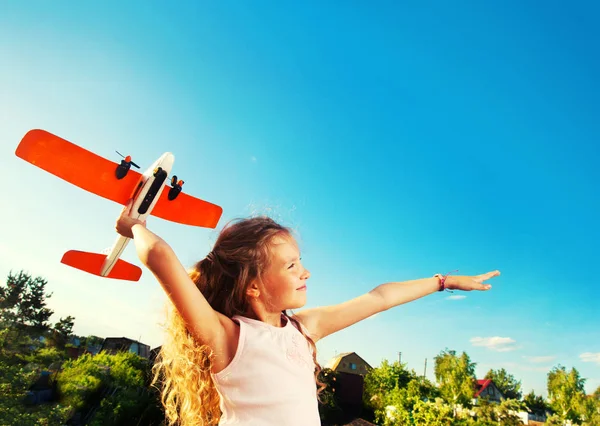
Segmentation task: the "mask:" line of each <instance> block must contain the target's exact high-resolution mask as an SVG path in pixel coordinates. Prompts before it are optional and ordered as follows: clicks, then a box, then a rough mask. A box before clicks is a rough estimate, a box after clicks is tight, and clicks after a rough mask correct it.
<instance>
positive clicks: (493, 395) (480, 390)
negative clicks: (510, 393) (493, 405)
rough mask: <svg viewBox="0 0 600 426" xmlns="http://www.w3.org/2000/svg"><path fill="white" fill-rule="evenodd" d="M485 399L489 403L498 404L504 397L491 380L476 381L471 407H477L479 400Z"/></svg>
mask: <svg viewBox="0 0 600 426" xmlns="http://www.w3.org/2000/svg"><path fill="white" fill-rule="evenodd" d="M481 398H485V399H487V400H488V401H490V402H497V403H500V402H501V401H502V398H504V395H502V392H500V390H499V389H498V388H497V387H496V385H495V384H494V381H493V380H492V379H484V380H477V382H476V383H475V396H474V398H473V405H477V402H478V401H479V399H481Z"/></svg>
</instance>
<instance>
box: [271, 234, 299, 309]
mask: <svg viewBox="0 0 600 426" xmlns="http://www.w3.org/2000/svg"><path fill="white" fill-rule="evenodd" d="M270 256H271V258H270V265H269V266H268V267H267V269H266V271H265V272H264V273H263V293H264V294H263V295H261V298H262V299H263V301H264V302H265V304H266V305H267V306H269V307H271V308H273V309H274V311H276V312H279V311H283V310H286V309H297V308H301V307H302V306H304V305H305V304H306V280H308V278H310V272H309V271H308V270H307V269H305V268H304V266H302V263H301V261H300V251H299V250H298V245H297V244H296V241H295V240H294V239H293V238H292V237H291V236H287V235H282V236H279V235H278V236H275V237H273V240H272V241H271V244H270Z"/></svg>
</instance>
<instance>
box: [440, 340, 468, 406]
mask: <svg viewBox="0 0 600 426" xmlns="http://www.w3.org/2000/svg"><path fill="white" fill-rule="evenodd" d="M475 366H476V364H475V363H474V362H471V359H470V358H469V356H468V355H467V354H466V353H465V352H463V353H462V354H461V355H460V356H457V355H456V352H455V351H453V350H447V349H446V350H444V351H442V352H440V354H439V355H438V356H436V357H435V367H434V372H435V379H436V380H437V382H438V383H439V385H440V392H441V394H442V397H443V398H444V399H445V400H446V401H448V402H449V403H450V404H451V405H453V406H456V405H457V404H461V405H464V406H469V405H470V404H471V402H472V399H473V396H474V394H475Z"/></svg>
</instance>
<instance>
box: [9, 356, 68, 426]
mask: <svg viewBox="0 0 600 426" xmlns="http://www.w3.org/2000/svg"><path fill="white" fill-rule="evenodd" d="M39 370H40V369H39V368H38V367H37V366H35V365H32V364H29V365H24V364H23V363H22V362H19V360H18V359H16V358H12V359H9V358H6V357H1V358H0V424H1V425H23V426H29V425H31V426H34V425H35V426H37V425H57V424H64V422H65V421H66V420H67V419H68V417H69V415H70V412H71V410H70V408H69V407H65V406H63V405H61V404H57V403H51V404H44V405H40V406H34V407H27V406H26V405H25V404H24V398H25V395H26V393H27V390H28V389H29V387H30V386H31V385H32V384H33V382H34V381H35V379H36V378H37V377H38V375H39Z"/></svg>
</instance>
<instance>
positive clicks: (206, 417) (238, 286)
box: [152, 217, 325, 426]
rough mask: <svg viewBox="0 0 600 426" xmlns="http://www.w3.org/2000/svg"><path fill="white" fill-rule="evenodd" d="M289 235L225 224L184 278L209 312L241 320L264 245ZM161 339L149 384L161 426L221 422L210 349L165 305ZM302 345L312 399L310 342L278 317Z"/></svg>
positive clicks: (261, 226) (273, 228)
mask: <svg viewBox="0 0 600 426" xmlns="http://www.w3.org/2000/svg"><path fill="white" fill-rule="evenodd" d="M277 235H283V236H290V237H291V235H292V233H291V230H290V229H289V228H286V227H284V226H281V225H279V224H278V223H276V222H275V221H274V220H272V219H271V218H268V217H253V218H249V219H243V220H237V221H233V222H231V223H230V224H228V225H227V226H226V227H225V228H224V229H223V230H222V231H221V233H220V234H219V237H218V238H217V241H216V242H215V245H214V247H213V250H212V251H211V253H210V254H209V255H208V256H207V257H206V258H204V259H202V260H201V261H199V262H198V263H196V265H195V266H194V267H193V268H192V269H191V270H190V271H189V275H190V278H191V279H192V281H194V283H195V284H196V286H197V287H198V290H200V292H202V294H203V296H204V297H205V298H206V300H207V301H208V303H209V304H210V306H212V308H213V309H214V310H216V311H217V312H220V313H221V314H223V315H226V316H228V317H229V318H231V317H233V316H234V315H245V314H247V312H248V308H249V303H248V300H247V298H246V296H245V295H246V290H247V288H248V286H249V285H250V283H251V282H252V281H253V280H255V279H258V280H260V279H261V278H262V271H264V270H265V269H266V268H267V266H268V264H269V244H270V242H271V240H272V239H273V237H275V236H277ZM168 308H169V309H168V313H167V321H166V338H165V342H164V343H163V345H162V347H161V350H160V353H159V355H158V357H157V359H156V362H155V364H154V367H153V373H154V377H153V381H152V384H153V385H154V384H156V383H160V384H161V385H162V390H161V402H162V404H163V406H164V408H165V415H166V420H167V425H168V426H171V425H178V426H191V425H194V426H197V425H202V426H205V425H206V426H208V425H215V424H218V422H219V419H220V417H221V410H220V407H219V403H220V398H219V394H218V393H217V390H216V388H215V385H214V382H213V380H212V377H211V367H212V356H213V353H212V351H211V349H210V348H209V347H208V346H206V345H201V344H199V343H198V341H197V340H195V339H194V338H193V337H192V335H191V334H190V333H189V332H188V330H187V329H186V327H185V323H184V320H183V318H182V317H181V315H180V314H179V312H178V311H177V310H176V309H175V307H174V305H173V304H172V303H171V302H168ZM282 314H283V315H285V316H286V317H287V318H288V320H289V321H291V322H292V324H293V325H294V326H295V327H296V328H297V329H298V330H299V331H300V332H301V333H302V335H303V336H304V337H305V338H306V340H307V341H308V343H309V345H310V347H311V349H312V354H313V360H314V363H315V386H316V388H317V394H318V393H320V392H321V391H322V390H323V388H324V387H325V386H324V385H323V383H321V382H320V381H319V379H318V375H319V372H320V371H321V366H320V365H319V363H318V362H317V349H316V346H315V342H314V341H313V340H312V339H311V337H310V336H309V335H308V334H306V332H305V331H304V329H303V327H301V325H300V324H299V322H298V321H297V320H296V319H295V318H293V317H291V316H290V315H289V314H288V313H287V312H285V311H284V312H282Z"/></svg>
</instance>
